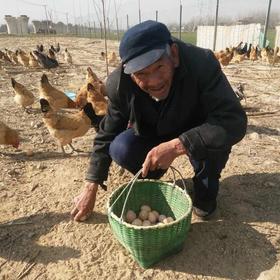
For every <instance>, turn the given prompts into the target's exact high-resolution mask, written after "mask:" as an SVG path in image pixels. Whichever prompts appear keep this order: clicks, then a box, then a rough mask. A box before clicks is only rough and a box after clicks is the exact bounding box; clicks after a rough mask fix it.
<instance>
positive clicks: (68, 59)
mask: <svg viewBox="0 0 280 280" xmlns="http://www.w3.org/2000/svg"><path fill="white" fill-rule="evenodd" d="M64 61H65V62H66V63H68V64H73V60H72V56H71V54H70V53H69V51H68V50H67V49H65V51H64Z"/></svg>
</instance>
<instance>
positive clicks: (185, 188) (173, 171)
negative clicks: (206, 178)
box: [108, 165, 187, 222]
mask: <svg viewBox="0 0 280 280" xmlns="http://www.w3.org/2000/svg"><path fill="white" fill-rule="evenodd" d="M169 168H170V169H171V171H172V173H173V187H175V179H176V175H175V172H177V173H178V174H179V176H180V177H181V180H182V182H183V186H184V191H185V192H187V187H186V184H185V181H184V178H183V176H182V174H181V172H180V171H179V170H178V169H176V168H175V167H173V166H172V165H170V166H169ZM141 173H142V168H141V169H140V170H139V171H138V172H137V173H136V174H135V176H134V177H133V178H132V179H131V180H130V181H129V182H128V183H127V185H126V186H125V187H124V188H123V190H122V191H121V193H120V194H119V196H118V197H117V198H116V200H115V201H114V202H113V204H112V205H111V207H110V208H109V210H108V212H109V215H110V213H111V211H112V208H113V206H114V204H115V203H116V202H117V201H118V200H119V198H120V197H121V195H122V194H123V193H124V191H125V190H126V189H127V188H128V187H130V188H129V190H128V193H127V195H126V198H125V201H124V204H123V208H122V212H121V217H120V219H121V222H123V215H124V209H125V206H126V203H127V200H128V197H129V195H130V192H131V190H132V187H133V185H134V184H135V182H136V180H137V179H138V177H139V176H140V174H141Z"/></svg>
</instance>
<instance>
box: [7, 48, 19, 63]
mask: <svg viewBox="0 0 280 280" xmlns="http://www.w3.org/2000/svg"><path fill="white" fill-rule="evenodd" d="M5 51H6V55H7V56H8V57H9V59H10V60H11V61H12V62H13V63H14V64H18V58H17V53H16V52H13V51H11V50H8V49H5Z"/></svg>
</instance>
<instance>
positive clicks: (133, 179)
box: [108, 168, 142, 221]
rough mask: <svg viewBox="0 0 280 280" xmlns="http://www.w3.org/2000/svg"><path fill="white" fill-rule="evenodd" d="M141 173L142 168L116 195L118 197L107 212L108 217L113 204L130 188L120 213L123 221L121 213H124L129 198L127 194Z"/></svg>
mask: <svg viewBox="0 0 280 280" xmlns="http://www.w3.org/2000/svg"><path fill="white" fill-rule="evenodd" d="M141 173H142V168H141V169H140V170H139V171H138V172H137V173H136V174H135V175H134V177H133V178H132V179H131V180H130V181H129V182H128V183H127V185H126V186H125V187H124V188H123V190H122V191H121V193H120V194H119V195H118V197H117V198H116V199H115V201H114V202H113V203H112V205H111V206H110V208H109V210H108V212H109V215H110V213H111V212H112V208H113V206H114V204H115V203H116V202H117V201H118V200H119V199H120V197H121V196H122V194H123V193H124V191H125V190H126V189H127V188H128V187H129V186H130V189H129V191H128V193H127V196H126V198H125V201H124V204H123V209H122V213H121V221H123V213H124V209H125V206H126V202H127V199H128V197H129V194H130V192H131V189H132V187H133V185H134V183H135V181H136V180H137V179H138V177H139V176H140V174H141Z"/></svg>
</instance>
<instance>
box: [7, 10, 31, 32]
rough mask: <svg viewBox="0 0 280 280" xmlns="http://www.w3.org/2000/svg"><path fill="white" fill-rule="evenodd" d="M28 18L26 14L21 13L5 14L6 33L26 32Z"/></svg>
mask: <svg viewBox="0 0 280 280" xmlns="http://www.w3.org/2000/svg"><path fill="white" fill-rule="evenodd" d="M28 20H29V17H28V16H26V15H21V16H19V17H13V16H11V15H6V16H5V21H6V23H7V31H8V34H14V35H25V34H28Z"/></svg>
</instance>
